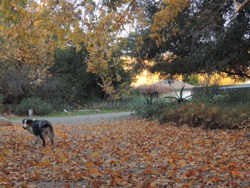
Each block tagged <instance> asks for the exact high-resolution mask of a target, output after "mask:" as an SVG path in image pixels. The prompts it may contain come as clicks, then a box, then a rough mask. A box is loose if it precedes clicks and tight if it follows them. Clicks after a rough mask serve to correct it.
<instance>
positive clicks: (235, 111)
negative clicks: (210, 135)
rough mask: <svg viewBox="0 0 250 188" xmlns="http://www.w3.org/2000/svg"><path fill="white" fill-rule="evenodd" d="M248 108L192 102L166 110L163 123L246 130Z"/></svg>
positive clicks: (162, 119)
mask: <svg viewBox="0 0 250 188" xmlns="http://www.w3.org/2000/svg"><path fill="white" fill-rule="evenodd" d="M248 108H249V107H248V105H246V106H234V107H232V106H220V105H216V104H211V103H204V102H190V103H183V104H179V105H176V106H174V107H172V108H169V109H168V110H165V112H164V113H163V115H162V117H161V118H160V122H161V123H166V122H175V123H176V124H177V125H179V126H180V125H183V124H186V125H188V126H191V127H201V128H204V129H221V128H223V129H224V128H226V129H235V128H244V127H246V126H248V125H249V123H250V112H249V109H248Z"/></svg>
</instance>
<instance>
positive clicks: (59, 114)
mask: <svg viewBox="0 0 250 188" xmlns="http://www.w3.org/2000/svg"><path fill="white" fill-rule="evenodd" d="M125 111H127V110H126V109H100V110H99V109H98V110H77V111H68V112H63V111H61V112H54V113H51V114H47V115H44V116H33V118H37V117H45V118H46V117H66V116H81V115H91V114H105V113H115V112H125ZM6 117H7V118H8V119H10V120H17V119H22V118H24V117H27V116H15V115H12V116H6Z"/></svg>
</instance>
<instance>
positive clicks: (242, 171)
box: [0, 120, 250, 187]
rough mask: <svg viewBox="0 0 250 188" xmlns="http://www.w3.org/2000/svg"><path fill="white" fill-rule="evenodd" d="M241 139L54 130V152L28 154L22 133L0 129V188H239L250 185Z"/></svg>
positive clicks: (198, 133) (135, 129)
mask: <svg viewBox="0 0 250 188" xmlns="http://www.w3.org/2000/svg"><path fill="white" fill-rule="evenodd" d="M244 134H245V133H244V132H240V131H235V132H233V131H232V132H226V131H223V130H218V131H216V132H215V131H209V130H206V131H205V130H200V129H194V128H187V127H183V128H177V127H173V126H171V125H166V126H159V125H158V124H157V123H155V122H147V121H143V120H133V121H121V122H117V123H113V124H105V123H102V124H100V125H89V126H88V125H83V126H72V127H67V126H61V125H55V135H56V143H55V148H54V149H52V148H50V146H48V147H46V148H33V147H32V146H31V144H30V142H31V141H33V137H31V136H30V135H28V134H27V133H26V132H24V131H23V130H21V129H20V127H17V126H14V128H5V129H3V128H0V143H1V145H0V152H1V156H0V167H1V168H0V182H1V183H0V187H1V186H2V187H14V186H15V182H29V181H35V182H52V181H53V182H57V183H58V182H63V181H65V180H67V181H68V182H65V183H64V184H60V185H61V186H59V187H63V186H68V185H69V186H70V187H72V186H73V187H74V186H75V187H77V185H76V183H74V182H78V183H79V184H80V185H81V186H82V187H84V186H85V187H86V186H89V187H94V186H96V187H102V186H103V187H116V186H117V187H119V186H121V187H143V186H147V187H161V186H169V187H171V186H172V187H200V186H202V185H205V186H221V187H234V186H236V185H237V186H238V187H244V186H245V185H247V183H248V181H249V179H250V175H249V174H250V173H249V164H248V161H247V159H248V156H249V155H250V153H249V150H248V148H249V144H250V143H249V140H248V139H245V137H244V136H242V135H244ZM20 138H22V139H20ZM17 142H18V144H17ZM13 143H14V144H13ZM49 186H50V187H53V186H54V185H52V184H51V185H48V187H49Z"/></svg>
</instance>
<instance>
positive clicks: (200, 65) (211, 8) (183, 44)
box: [145, 0, 250, 78]
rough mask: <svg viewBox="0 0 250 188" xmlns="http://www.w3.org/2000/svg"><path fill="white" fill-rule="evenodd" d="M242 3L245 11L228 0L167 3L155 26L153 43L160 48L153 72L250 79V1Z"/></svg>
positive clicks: (155, 54)
mask: <svg viewBox="0 0 250 188" xmlns="http://www.w3.org/2000/svg"><path fill="white" fill-rule="evenodd" d="M240 2H241V4H240V5H239V6H240V7H241V8H239V7H238V8H237V7H235V6H234V2H233V1H226V2H225V1H224V0H221V1H219V2H218V1H215V0H206V1H199V2H198V1H192V2H191V3H190V1H185V0H183V1H181V0H173V1H164V3H163V4H162V7H163V8H162V10H161V11H159V12H157V13H156V14H155V17H154V24H153V25H152V26H151V39H152V40H154V41H155V42H156V44H157V47H158V49H157V48H155V49H157V52H154V53H153V56H154V60H155V61H156V62H157V63H156V66H154V68H153V71H158V72H160V73H162V74H165V75H168V74H170V75H176V74H188V75H191V74H194V73H196V74H197V73H212V72H224V73H227V74H228V75H236V76H239V77H243V78H250V68H249V56H250V53H249V39H250V38H249V33H250V31H249V23H250V22H249V19H250V16H249V7H248V6H246V4H247V3H248V2H249V1H244V2H243V1H240ZM145 45H147V44H145ZM166 52H167V53H166Z"/></svg>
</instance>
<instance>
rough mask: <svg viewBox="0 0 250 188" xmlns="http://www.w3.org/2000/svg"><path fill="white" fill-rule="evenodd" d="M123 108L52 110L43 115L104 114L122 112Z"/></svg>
mask: <svg viewBox="0 0 250 188" xmlns="http://www.w3.org/2000/svg"><path fill="white" fill-rule="evenodd" d="M123 111H125V110H117V109H102V110H82V111H81V110H79V111H69V112H54V113H51V114H48V115H45V116H44V117H64V116H81V115H91V114H105V113H113V112H123Z"/></svg>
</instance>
